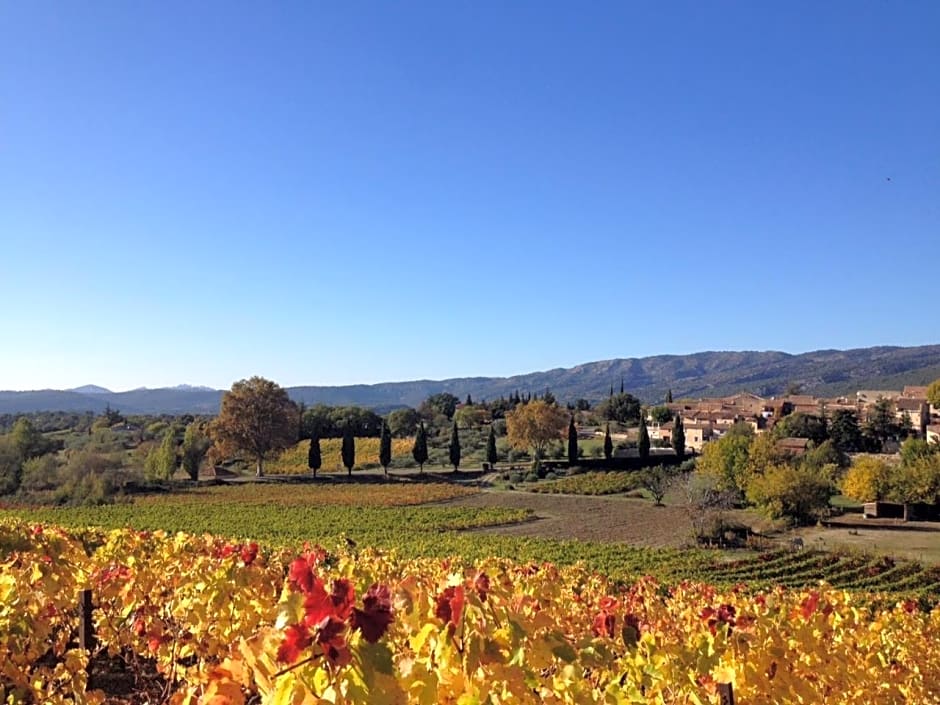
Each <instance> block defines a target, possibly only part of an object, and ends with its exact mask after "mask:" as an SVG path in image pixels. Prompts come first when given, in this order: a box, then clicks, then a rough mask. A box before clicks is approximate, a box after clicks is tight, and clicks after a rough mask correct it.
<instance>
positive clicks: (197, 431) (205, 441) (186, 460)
mask: <svg viewBox="0 0 940 705" xmlns="http://www.w3.org/2000/svg"><path fill="white" fill-rule="evenodd" d="M211 445H212V441H210V440H209V437H208V436H206V434H205V433H204V432H203V429H202V427H201V426H200V425H199V424H198V423H197V422H196V421H193V422H192V423H191V424H189V425H188V426H187V427H186V432H185V433H184V434H183V446H182V448H181V454H182V460H183V470H185V471H186V473H187V474H188V475H189V479H191V480H193V481H195V480H198V479H199V466H200V465H202V460H203V458H205V457H206V452H207V451H208V450H209V446H211Z"/></svg>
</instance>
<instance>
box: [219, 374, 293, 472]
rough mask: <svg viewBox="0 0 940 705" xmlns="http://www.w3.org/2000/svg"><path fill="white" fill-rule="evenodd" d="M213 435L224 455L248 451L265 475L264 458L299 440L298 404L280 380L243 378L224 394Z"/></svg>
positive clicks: (257, 467) (257, 470)
mask: <svg viewBox="0 0 940 705" xmlns="http://www.w3.org/2000/svg"><path fill="white" fill-rule="evenodd" d="M209 435H210V437H211V438H212V440H213V441H214V442H215V443H216V445H217V446H219V451H220V455H225V454H228V453H229V452H237V451H242V452H244V453H248V454H249V455H250V456H251V457H252V458H253V459H254V460H255V463H256V466H255V467H256V474H257V475H258V477H261V476H263V475H264V461H265V460H267V459H268V458H270V457H273V456H275V455H277V454H278V453H280V452H281V451H283V450H285V449H286V448H289V447H290V446H292V445H293V444H294V443H295V442H296V441H297V407H296V406H294V403H293V402H292V401H291V400H290V398H289V397H288V396H287V391H286V390H285V389H284V388H283V387H281V386H279V385H278V384H275V383H274V382H272V381H270V380H267V379H264V378H263V377H252V378H251V379H243V380H241V381H239V382H236V383H235V384H233V385H232V389H231V390H230V391H228V392H226V393H225V394H224V395H223V396H222V408H221V410H220V411H219V415H218V416H217V417H216V419H215V421H213V422H212V424H211V425H210V429H209Z"/></svg>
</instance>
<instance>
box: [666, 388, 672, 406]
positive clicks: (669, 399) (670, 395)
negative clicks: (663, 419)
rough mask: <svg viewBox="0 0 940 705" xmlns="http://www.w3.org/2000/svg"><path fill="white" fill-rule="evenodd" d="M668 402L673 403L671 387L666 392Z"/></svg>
mask: <svg viewBox="0 0 940 705" xmlns="http://www.w3.org/2000/svg"><path fill="white" fill-rule="evenodd" d="M666 403H667V404H672V390H671V389H670V390H668V391H667V392H666Z"/></svg>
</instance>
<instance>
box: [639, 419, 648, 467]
mask: <svg viewBox="0 0 940 705" xmlns="http://www.w3.org/2000/svg"><path fill="white" fill-rule="evenodd" d="M636 447H637V449H638V450H639V451H640V460H642V461H643V462H646V460H647V459H648V458H649V457H650V432H649V430H648V429H647V428H646V416H645V415H644V414H643V413H642V412H641V413H640V433H639V438H638V439H637V442H636Z"/></svg>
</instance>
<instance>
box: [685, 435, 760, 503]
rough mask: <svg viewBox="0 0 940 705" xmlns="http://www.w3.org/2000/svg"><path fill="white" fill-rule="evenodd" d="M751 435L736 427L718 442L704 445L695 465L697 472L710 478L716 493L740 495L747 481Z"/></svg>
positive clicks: (748, 477)
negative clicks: (724, 491)
mask: <svg viewBox="0 0 940 705" xmlns="http://www.w3.org/2000/svg"><path fill="white" fill-rule="evenodd" d="M753 435H754V434H753V431H752V430H751V428H750V427H749V426H747V425H745V424H740V423H739V424H735V425H734V426H732V427H731V429H730V430H729V431H728V432H727V433H726V434H725V435H724V436H722V437H721V438H719V439H718V440H717V441H711V442H709V443H706V444H705V447H704V448H703V449H702V455H701V457H699V459H698V460H697V461H696V464H695V469H696V472H698V473H700V474H702V475H706V476H708V477H711V478H712V479H713V480H714V481H715V483H716V485H717V487H718V489H719V490H726V491H731V492H735V493H738V494H739V495H743V494H744V492H745V491H746V490H747V483H748V480H749V479H750V472H749V469H750V468H749V462H748V461H749V453H750V445H751V438H752V437H753Z"/></svg>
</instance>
